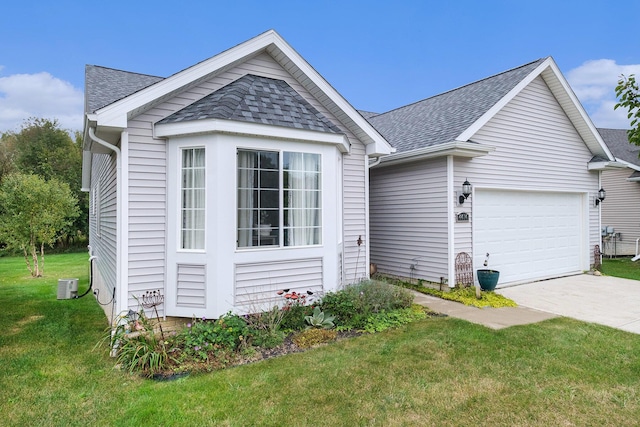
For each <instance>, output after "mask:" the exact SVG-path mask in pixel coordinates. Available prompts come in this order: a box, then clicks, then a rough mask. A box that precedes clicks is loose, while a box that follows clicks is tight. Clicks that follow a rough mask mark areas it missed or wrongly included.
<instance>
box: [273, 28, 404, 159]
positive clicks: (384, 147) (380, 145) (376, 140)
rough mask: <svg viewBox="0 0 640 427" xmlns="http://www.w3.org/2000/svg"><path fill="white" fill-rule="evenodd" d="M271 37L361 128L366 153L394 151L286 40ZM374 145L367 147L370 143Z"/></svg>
mask: <svg viewBox="0 0 640 427" xmlns="http://www.w3.org/2000/svg"><path fill="white" fill-rule="evenodd" d="M273 37H274V38H276V39H277V40H278V42H277V43H274V44H275V46H276V47H277V48H278V49H279V50H280V51H281V52H282V53H283V54H284V55H285V56H286V57H287V58H289V59H290V60H291V61H292V62H293V63H294V64H295V66H296V67H297V68H298V69H299V70H300V71H301V72H302V73H303V74H304V75H306V76H307V77H308V78H309V79H310V80H311V81H312V82H313V84H314V85H315V86H316V87H317V88H318V89H319V90H320V91H322V92H323V93H325V94H326V95H327V96H328V97H329V99H330V100H331V102H333V103H334V104H335V105H336V106H337V107H338V108H339V109H340V110H342V111H343V112H344V113H345V114H346V115H347V116H348V117H349V118H350V119H351V120H352V121H353V122H354V123H355V124H356V126H358V127H359V128H360V129H362V130H363V131H364V132H365V133H366V134H367V136H368V137H369V138H371V140H370V141H363V142H364V143H365V145H367V154H368V155H370V156H376V157H377V156H382V155H387V154H391V153H394V152H395V148H393V147H392V146H391V144H389V142H387V140H386V139H384V138H383V137H382V135H380V133H379V132H378V131H377V130H376V129H375V128H374V127H373V126H372V125H371V123H369V122H368V121H367V120H366V119H365V118H364V117H362V114H360V113H359V112H357V111H356V109H355V108H353V106H352V105H351V104H349V102H347V100H346V99H344V97H343V96H342V95H340V94H339V93H338V91H336V90H335V89H334V88H333V86H331V85H330V84H329V83H328V82H327V81H326V80H325V79H324V77H322V76H321V75H320V73H318V72H317V71H316V70H315V69H314V68H313V67H312V66H311V65H310V64H309V63H308V62H307V61H306V60H305V59H304V58H303V57H302V56H301V55H300V54H298V52H296V51H295V49H293V48H292V47H291V46H290V45H289V44H288V43H287V42H285V41H284V39H283V38H282V37H280V35H279V34H277V33H275V32H274V33H273ZM372 144H373V145H374V146H373V147H371V148H369V146H370V145H372Z"/></svg>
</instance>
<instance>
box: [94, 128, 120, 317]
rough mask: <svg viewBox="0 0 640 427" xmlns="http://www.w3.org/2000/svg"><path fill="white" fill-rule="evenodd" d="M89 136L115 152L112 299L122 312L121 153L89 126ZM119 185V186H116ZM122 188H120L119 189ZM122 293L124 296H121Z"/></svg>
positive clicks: (117, 309)
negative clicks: (115, 183)
mask: <svg viewBox="0 0 640 427" xmlns="http://www.w3.org/2000/svg"><path fill="white" fill-rule="evenodd" d="M89 138H91V140H92V141H94V142H96V143H98V144H100V145H102V146H103V147H105V148H108V149H109V150H111V151H113V152H114V153H115V154H116V182H117V186H116V230H118V231H117V233H118V234H117V240H118V241H117V242H116V290H117V291H119V292H118V293H116V299H115V301H113V304H114V305H115V306H116V310H115V313H118V314H120V313H122V312H124V311H125V304H126V302H127V289H126V288H125V287H124V286H122V283H123V282H122V271H123V268H122V256H123V254H122V251H121V250H118V247H117V246H118V245H119V244H120V243H122V242H124V240H122V234H121V230H122V222H123V221H122V191H124V188H125V187H123V186H122V183H123V181H122V159H121V157H122V155H121V154H122V153H121V151H120V149H119V148H118V147H116V146H115V145H113V144H110V143H109V142H107V141H105V140H104V139H101V138H98V137H97V136H96V134H95V131H94V129H93V128H92V127H89ZM118 187H120V188H118ZM121 188H122V190H121ZM123 295H124V297H123ZM113 321H115V319H111V322H113Z"/></svg>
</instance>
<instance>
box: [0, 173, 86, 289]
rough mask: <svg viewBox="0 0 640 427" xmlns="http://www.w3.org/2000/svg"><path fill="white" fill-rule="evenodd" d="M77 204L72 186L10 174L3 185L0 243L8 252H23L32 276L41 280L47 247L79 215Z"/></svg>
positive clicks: (0, 204)
mask: <svg viewBox="0 0 640 427" xmlns="http://www.w3.org/2000/svg"><path fill="white" fill-rule="evenodd" d="M77 205H78V201H77V199H76V198H75V196H74V195H73V194H72V193H71V190H70V189H69V185H68V184H67V183H65V182H60V181H59V180H57V179H56V178H52V179H50V180H48V181H45V180H44V179H43V178H42V177H39V176H37V175H33V174H21V173H12V174H10V175H7V176H5V177H4V179H3V180H2V183H1V184H0V241H2V242H4V243H5V244H7V246H8V248H9V249H20V250H21V251H22V252H23V254H24V259H25V262H26V264H27V268H28V269H29V271H30V272H31V275H32V276H33V277H41V276H42V274H43V272H44V246H45V245H49V246H52V245H53V244H54V243H55V241H56V239H57V238H58V236H59V233H60V232H61V231H62V230H63V229H64V227H65V226H68V225H69V224H70V223H72V222H73V220H74V219H75V218H76V217H77V216H78V214H79V210H78V206H77ZM38 256H39V257H40V259H38ZM29 257H31V259H29Z"/></svg>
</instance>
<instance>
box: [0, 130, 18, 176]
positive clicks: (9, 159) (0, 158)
mask: <svg viewBox="0 0 640 427" xmlns="http://www.w3.org/2000/svg"><path fill="white" fill-rule="evenodd" d="M15 142H16V137H15V135H14V134H12V133H4V134H2V135H0V182H2V177H3V176H5V175H8V174H10V173H11V172H13V171H14V170H15V162H14V155H15V148H14V147H15Z"/></svg>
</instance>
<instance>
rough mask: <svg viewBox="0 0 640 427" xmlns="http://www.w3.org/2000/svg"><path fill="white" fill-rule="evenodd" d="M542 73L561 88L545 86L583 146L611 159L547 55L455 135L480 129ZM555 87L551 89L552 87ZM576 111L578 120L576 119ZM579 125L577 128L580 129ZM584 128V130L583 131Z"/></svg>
mask: <svg viewBox="0 0 640 427" xmlns="http://www.w3.org/2000/svg"><path fill="white" fill-rule="evenodd" d="M540 75H542V77H543V79H545V81H547V80H549V79H552V80H553V81H554V83H557V84H558V85H560V87H562V89H563V90H562V91H558V89H556V88H555V87H554V86H555V85H549V82H547V85H548V86H549V89H550V90H551V91H552V93H553V95H554V96H555V97H556V99H557V100H558V102H559V103H560V105H561V106H562V109H563V110H565V113H566V114H567V117H569V119H570V120H571V121H572V123H573V126H574V127H575V128H576V130H577V131H578V133H580V135H581V136H582V138H583V139H584V140H585V143H586V144H587V147H588V148H589V150H590V151H591V153H592V154H594V155H595V154H600V155H603V156H606V157H607V158H608V159H610V160H611V161H614V157H613V155H612V154H611V151H609V148H608V147H607V146H606V144H605V143H604V141H603V140H602V137H601V136H600V133H598V131H597V129H596V127H595V126H594V124H593V122H592V121H591V119H590V118H589V115H588V114H587V113H586V111H585V110H584V108H583V107H582V104H581V103H580V101H579V100H578V98H577V97H576V95H575V93H574V92H573V90H572V89H571V86H569V83H568V82H567V80H566V79H565V78H564V76H563V75H562V73H561V72H560V69H559V68H558V66H557V64H556V63H555V61H554V60H553V58H551V57H549V58H547V59H545V60H544V61H543V62H542V63H541V64H540V65H539V66H538V67H537V68H536V69H535V70H533V71H532V72H531V73H530V74H529V75H528V76H527V77H525V78H524V79H522V81H520V83H518V84H517V85H516V86H515V87H514V88H513V89H511V91H509V93H507V94H506V95H505V96H504V97H503V98H502V99H501V100H500V101H498V102H497V103H496V104H495V105H494V106H493V107H491V108H490V109H489V110H488V111H487V112H486V113H485V114H483V115H482V116H481V117H480V118H479V119H478V120H476V121H475V123H473V124H472V125H471V126H469V127H468V128H467V129H466V130H465V131H464V132H463V133H462V134H460V136H458V137H457V138H456V139H457V140H461V141H468V140H469V138H471V137H473V135H474V134H475V133H476V132H478V131H479V130H480V128H482V127H483V126H484V125H485V124H486V123H487V122H488V121H489V120H490V119H491V118H493V116H495V115H496V114H497V113H498V111H500V110H501V109H502V108H504V106H505V105H507V103H509V102H510V101H511V100H512V99H513V98H515V96H516V95H517V94H518V93H520V92H521V91H522V90H523V89H524V88H525V87H527V85H529V83H531V82H532V81H533V80H534V79H535V78H536V77H538V76H540ZM554 89H555V90H554ZM576 115H577V118H578V120H579V121H580V123H577V122H576ZM581 129H583V131H582V132H581V131H580V130H581ZM585 131H586V134H585Z"/></svg>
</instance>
